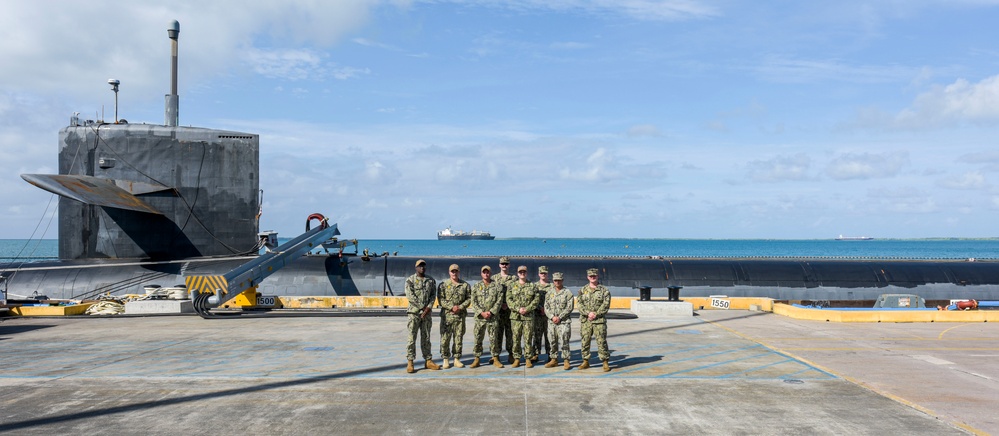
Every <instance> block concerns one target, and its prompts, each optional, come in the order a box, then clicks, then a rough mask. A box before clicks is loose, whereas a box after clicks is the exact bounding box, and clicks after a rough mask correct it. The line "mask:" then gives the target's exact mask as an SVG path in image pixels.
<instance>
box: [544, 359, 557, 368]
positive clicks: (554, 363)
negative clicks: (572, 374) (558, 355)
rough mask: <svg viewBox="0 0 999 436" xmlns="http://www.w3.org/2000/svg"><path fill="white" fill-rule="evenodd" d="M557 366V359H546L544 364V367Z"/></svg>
mask: <svg viewBox="0 0 999 436" xmlns="http://www.w3.org/2000/svg"><path fill="white" fill-rule="evenodd" d="M556 366H558V359H548V363H546V364H545V368H554V367H556Z"/></svg>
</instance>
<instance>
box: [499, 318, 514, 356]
mask: <svg viewBox="0 0 999 436" xmlns="http://www.w3.org/2000/svg"><path fill="white" fill-rule="evenodd" d="M497 327H499V329H500V333H499V342H500V349H501V350H502V349H503V339H504V338H506V352H507V354H509V355H511V356H513V327H512V325H511V324H510V309H500V311H499V325H498V326H497Z"/></svg>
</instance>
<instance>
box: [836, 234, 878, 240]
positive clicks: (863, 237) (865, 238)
mask: <svg viewBox="0 0 999 436" xmlns="http://www.w3.org/2000/svg"><path fill="white" fill-rule="evenodd" d="M871 239H874V238H872V237H870V236H843V235H839V237H838V238H836V240H837V241H870V240H871Z"/></svg>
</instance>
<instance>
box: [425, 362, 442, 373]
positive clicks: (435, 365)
mask: <svg viewBox="0 0 999 436" xmlns="http://www.w3.org/2000/svg"><path fill="white" fill-rule="evenodd" d="M425 366H426V367H427V369H432V370H434V371H437V370H439V369H441V367H439V366H437V364H436V363H434V361H433V360H429V359H427V364H426V365H425Z"/></svg>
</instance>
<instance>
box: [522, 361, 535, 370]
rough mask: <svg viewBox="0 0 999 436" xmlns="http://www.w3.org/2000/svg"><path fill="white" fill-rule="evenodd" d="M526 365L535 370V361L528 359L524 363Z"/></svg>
mask: <svg viewBox="0 0 999 436" xmlns="http://www.w3.org/2000/svg"><path fill="white" fill-rule="evenodd" d="M524 363H526V364H527V367H528V368H534V361H533V360H531V359H526V360H525V361H524Z"/></svg>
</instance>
